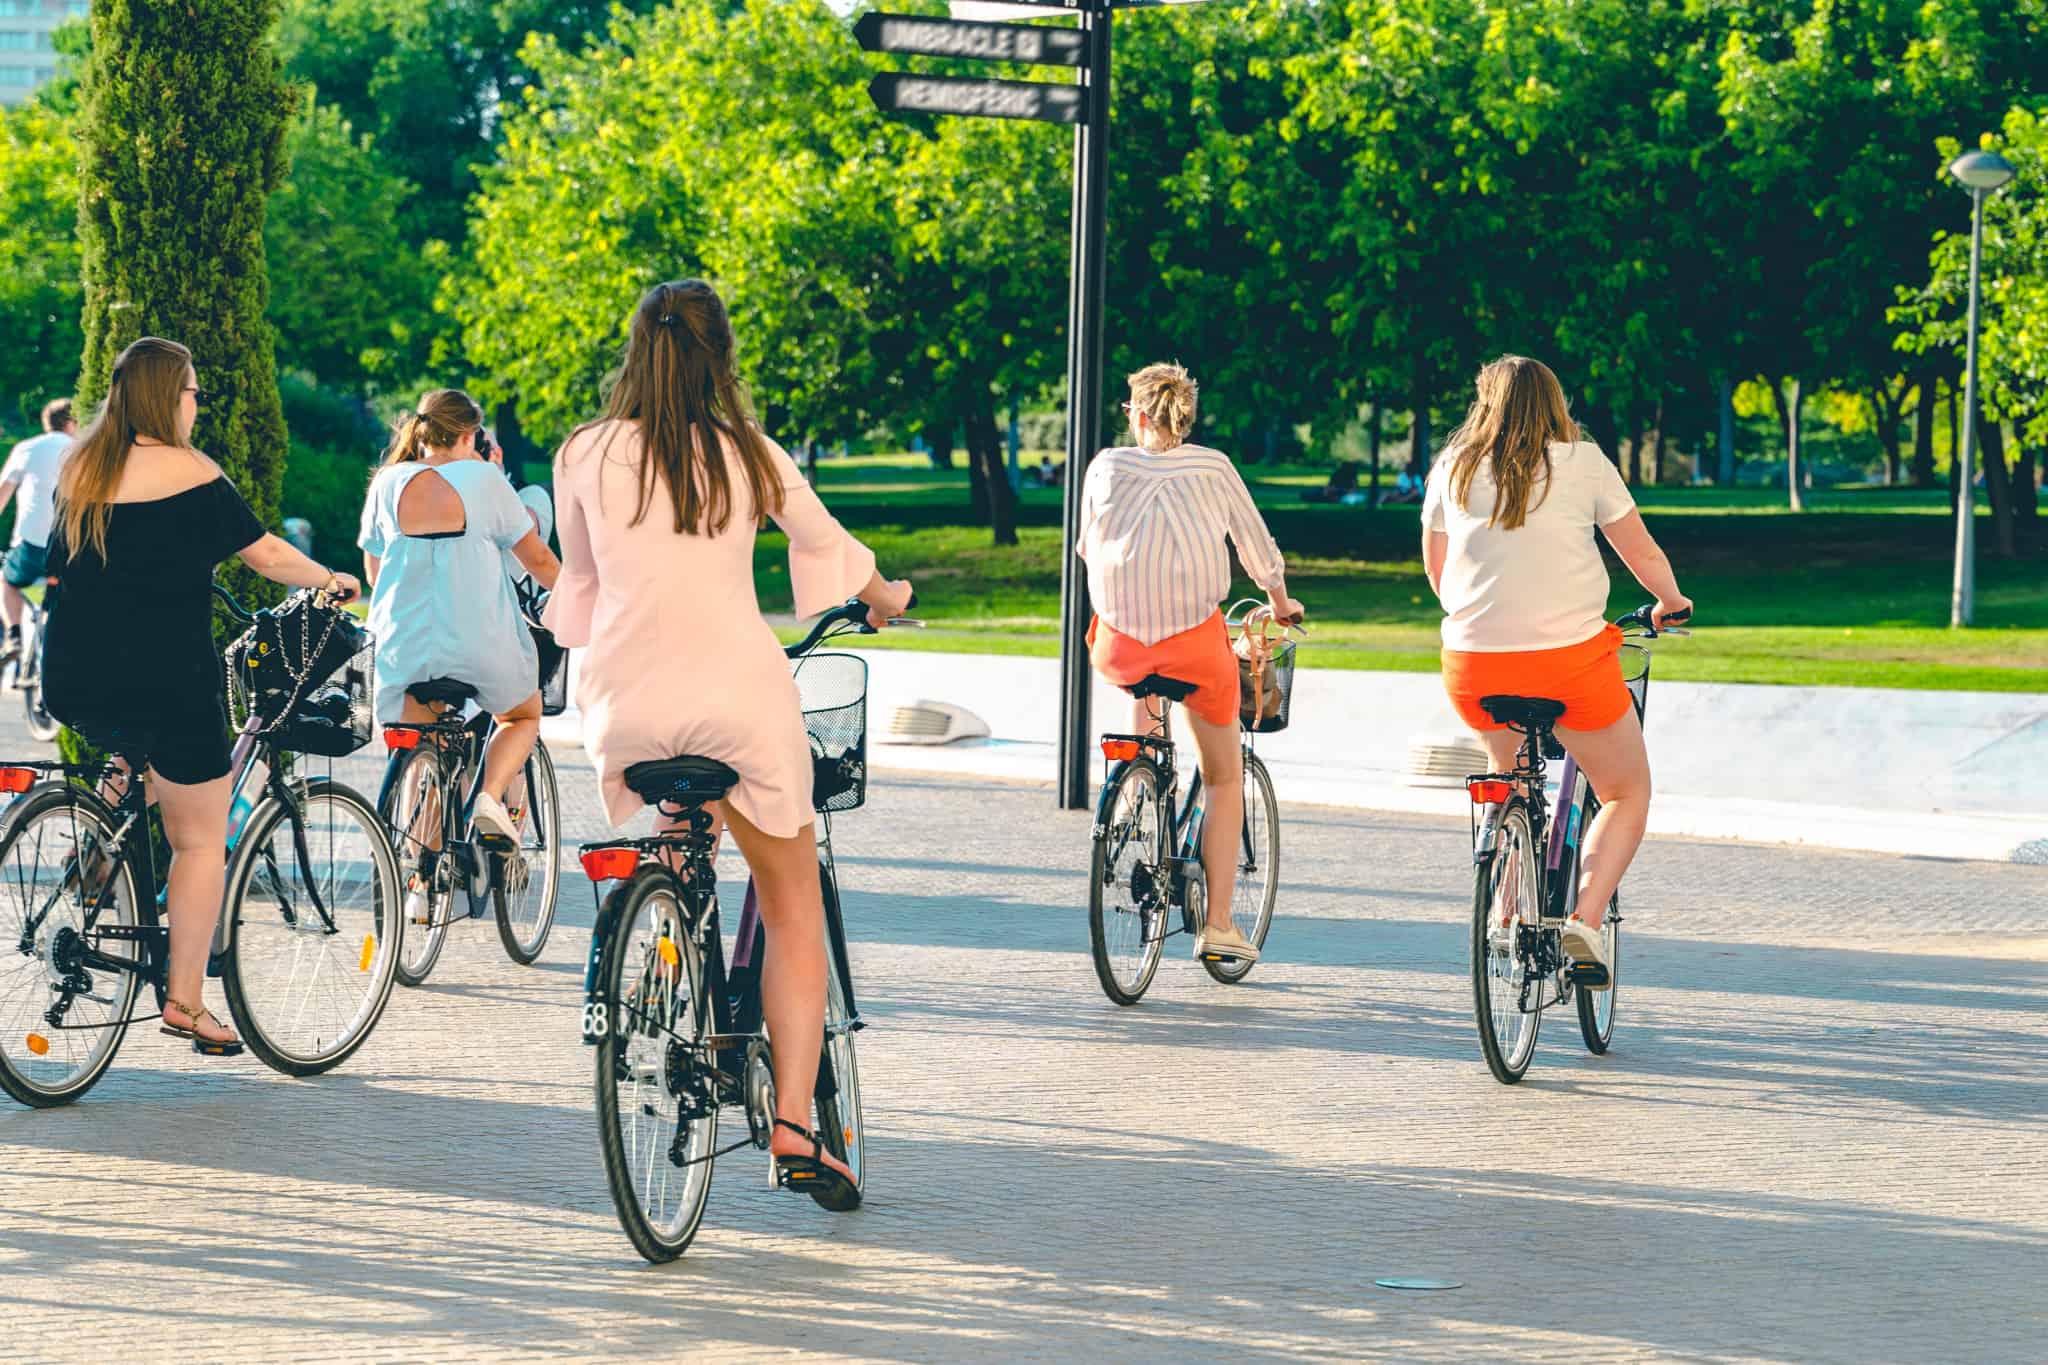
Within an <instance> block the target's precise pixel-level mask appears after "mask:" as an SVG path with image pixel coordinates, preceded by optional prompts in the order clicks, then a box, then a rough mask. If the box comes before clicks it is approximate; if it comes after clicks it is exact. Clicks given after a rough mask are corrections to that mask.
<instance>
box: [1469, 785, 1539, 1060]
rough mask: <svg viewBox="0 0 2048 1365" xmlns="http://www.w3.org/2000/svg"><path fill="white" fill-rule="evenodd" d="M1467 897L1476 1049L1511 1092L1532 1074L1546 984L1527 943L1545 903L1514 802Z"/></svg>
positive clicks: (1525, 826)
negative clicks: (1535, 971)
mask: <svg viewBox="0 0 2048 1365" xmlns="http://www.w3.org/2000/svg"><path fill="white" fill-rule="evenodd" d="M1473 880H1474V883H1475V885H1474V888H1473V893H1472V1004H1473V1012H1474V1014H1475V1015H1476V1016H1477V1019H1478V1024H1479V1047H1480V1051H1482V1052H1483V1053H1485V1054H1486V1065H1487V1067H1488V1068H1489V1069H1490V1070H1491V1071H1492V1072H1493V1074H1494V1078H1495V1079H1496V1080H1498V1081H1500V1082H1501V1083H1502V1084H1504V1085H1513V1084H1514V1083H1515V1082H1516V1081H1519V1080H1521V1079H1522V1077H1523V1075H1524V1074H1525V1073H1526V1072H1527V1071H1528V1070H1529V1059H1530V1058H1531V1057H1533V1056H1535V1054H1536V1033H1537V1030H1538V1029H1539V1028H1540V1027H1541V1026H1542V1023H1543V1013H1542V1010H1543V992H1544V990H1545V989H1546V987H1547V983H1546V982H1545V981H1543V980H1541V979H1536V978H1534V977H1533V976H1532V973H1531V972H1530V970H1529V968H1530V960H1529V957H1528V955H1527V953H1526V952H1524V947H1525V944H1524V942H1523V940H1524V939H1526V938H1528V937H1529V936H1530V935H1533V934H1537V933H1540V932H1541V931H1542V924H1543V919H1542V909H1541V902H1542V896H1541V894H1540V888H1539V883H1538V881H1537V867H1536V845H1535V840H1534V839H1533V838H1532V837H1531V834H1530V828H1529V809H1528V807H1527V806H1526V805H1524V804H1523V802H1522V798H1520V797H1515V798H1513V799H1512V800H1510V801H1509V802H1508V806H1507V809H1506V810H1505V811H1504V812H1502V814H1501V818H1500V825H1499V828H1498V830H1497V832H1496V833H1495V836H1494V845H1493V851H1492V856H1491V857H1489V858H1487V859H1486V860H1485V861H1483V862H1481V863H1480V864H1479V867H1478V869H1477V872H1476V875H1475V876H1474V878H1473Z"/></svg>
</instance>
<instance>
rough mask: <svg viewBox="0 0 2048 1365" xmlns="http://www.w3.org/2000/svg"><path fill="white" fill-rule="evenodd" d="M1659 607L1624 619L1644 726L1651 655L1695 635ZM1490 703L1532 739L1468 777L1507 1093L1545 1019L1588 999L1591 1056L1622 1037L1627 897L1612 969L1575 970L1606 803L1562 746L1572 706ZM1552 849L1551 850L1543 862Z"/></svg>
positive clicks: (1485, 967)
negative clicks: (1585, 871)
mask: <svg viewBox="0 0 2048 1365" xmlns="http://www.w3.org/2000/svg"><path fill="white" fill-rule="evenodd" d="M1655 614H1656V606H1655V604H1654V603H1653V604H1651V605H1650V606H1646V607H1642V608H1639V609H1638V610H1636V611H1632V612H1630V613H1629V614H1628V615H1626V616H1624V617H1622V618H1621V619H1620V620H1618V621H1616V622H1615V624H1616V625H1618V626H1620V627H1621V629H1622V632H1623V634H1624V635H1625V636H1627V637H1628V640H1629V643H1627V644H1624V645H1623V646H1622V674H1623V677H1624V678H1625V679H1626V680H1627V682H1628V689H1629V695H1630V697H1631V698H1632V699H1633V700H1634V702H1635V708H1636V716H1637V718H1638V719H1641V718H1642V715H1643V712H1644V709H1645V707H1646V706H1647V705H1648V702H1649V693H1650V648H1649V644H1648V642H1649V641H1651V640H1654V639H1656V638H1657V637H1658V636H1659V635H1686V634H1690V632H1689V631H1684V630H1678V629H1675V628H1674V626H1673V624H1672V622H1674V621H1682V620H1686V619H1688V618H1689V617H1690V613H1687V614H1686V615H1684V616H1678V617H1674V618H1672V621H1667V622H1666V623H1665V624H1664V625H1662V626H1659V625H1657V624H1656V621H1655V620H1654V617H1655ZM1479 705H1480V706H1481V708H1483V709H1484V710H1485V712H1486V713H1487V714H1488V715H1489V716H1491V717H1493V718H1494V719H1495V720H1496V721H1498V722H1500V723H1501V724H1503V725H1506V726H1507V727H1508V728H1509V729H1511V730H1513V731H1515V732H1516V733H1517V734H1520V735H1522V736H1523V741H1522V746H1521V753H1520V756H1519V758H1518V759H1517V761H1516V765H1515V770H1514V771H1513V772H1511V773H1482V774H1479V775H1477V776H1474V777H1469V778H1467V779H1466V782H1465V785H1466V787H1467V789H1468V790H1469V791H1470V792H1471V794H1472V810H1473V817H1472V820H1473V830H1472V861H1473V864H1474V865H1475V867H1476V869H1477V871H1476V873H1475V875H1474V878H1473V881H1474V888H1473V893H1472V1003H1473V1011H1474V1014H1475V1016H1476V1017H1477V1019H1478V1023H1479V1047H1480V1051H1482V1052H1483V1053H1485V1055H1486V1065H1487V1066H1488V1068H1490V1069H1491V1070H1492V1072H1493V1074H1494V1076H1495V1078H1496V1079H1498V1080H1499V1081H1500V1082H1501V1083H1502V1084H1504V1085H1513V1084H1514V1083H1515V1082H1516V1081H1519V1080H1521V1079H1522V1077H1523V1076H1524V1075H1525V1074H1526V1073H1527V1072H1528V1070H1529V1062H1530V1060H1531V1059H1532V1058H1533V1057H1534V1056H1535V1055H1536V1034H1537V1031H1538V1030H1539V1029H1540V1028H1541V1026H1542V1023H1543V1011H1544V1010H1546V1009H1549V1008H1551V1007H1553V1006H1557V1005H1563V1004H1565V1003H1566V1002H1568V1001H1571V1000H1572V999H1573V998H1574V997H1576V999H1577V1005H1578V1014H1579V1033H1580V1036H1581V1037H1582V1038H1584V1040H1585V1043H1586V1047H1587V1050H1588V1051H1591V1052H1593V1053H1596V1054H1598V1053H1603V1052H1605V1051H1607V1048H1608V1045H1609V1044H1610V1043H1612V1042H1613V1040H1614V1007H1615V999H1616V996H1617V994H1618V993H1619V989H1620V985H1621V892H1620V890H1619V889H1617V890H1616V891H1615V893H1614V895H1613V896H1612V897H1611V898H1610V899H1609V900H1608V902H1607V913H1606V915H1605V916H1603V917H1602V919H1601V934H1602V938H1603V940H1604V942H1603V945H1602V946H1603V948H1604V950H1605V957H1606V959H1607V962H1608V964H1609V965H1608V966H1607V967H1606V968H1604V969H1603V968H1602V967H1600V966H1599V965H1597V964H1594V963H1580V964H1574V963H1572V962H1571V960H1570V959H1569V957H1568V956H1567V955H1566V953H1565V951H1564V945H1563V941H1562V934H1561V929H1562V926H1563V924H1564V921H1565V920H1566V918H1567V917H1569V916H1570V915H1571V913H1572V911H1573V910H1574V909H1576V908H1577V905H1578V894H1579V861H1580V854H1581V849H1582V845H1583V842H1584V834H1585V831H1586V830H1587V828H1588V827H1589V826H1591V824H1592V823H1593V817H1594V816H1595V815H1596V814H1598V813H1599V810H1600V798H1599V797H1598V796H1597V795H1596V794H1595V793H1594V791H1593V788H1592V784H1591V783H1589V782H1588V781H1587V780H1586V776H1585V774H1584V773H1582V772H1580V771H1579V765H1578V764H1577V762H1575V761H1574V760H1573V759H1572V758H1571V757H1570V755H1568V754H1566V753H1565V751H1564V746H1563V745H1562V744H1560V743H1558V740H1557V735H1556V733H1555V729H1554V727H1555V726H1556V724H1557V720H1558V717H1560V716H1562V715H1563V714H1564V709H1565V708H1564V703H1563V702H1559V701H1553V700H1551V699H1549V698H1545V697H1513V696H1496V697H1482V698H1480V701H1479ZM1557 759H1563V760H1564V770H1563V772H1562V773H1561V774H1560V779H1559V784H1558V792H1559V800H1560V802H1561V808H1560V811H1559V818H1558V819H1557V820H1556V821H1555V822H1554V823H1553V821H1552V820H1551V816H1550V796H1549V793H1548V790H1547V788H1546V783H1547V764H1548V763H1549V762H1550V761H1554V760H1557ZM1539 850H1540V854H1539Z"/></svg>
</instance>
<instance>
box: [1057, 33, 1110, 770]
mask: <svg viewBox="0 0 2048 1365" xmlns="http://www.w3.org/2000/svg"><path fill="white" fill-rule="evenodd" d="M1078 8H1079V10H1080V17H1081V33H1082V34H1083V35H1084V38H1085V42H1086V65H1084V66H1083V67H1082V68H1081V84H1082V87H1083V88H1084V89H1085V90H1086V91H1087V92H1088V93H1087V96H1086V98H1085V101H1084V102H1085V104H1086V117H1085V118H1084V119H1083V120H1082V122H1081V123H1080V124H1078V125H1076V127H1075V129H1074V224H1073V227H1074V249H1073V264H1072V280H1071V294H1070V297H1069V299H1068V306H1067V469H1066V479H1065V486H1066V498H1065V504H1066V505H1065V517H1064V521H1063V525H1064V528H1065V529H1064V536H1063V542H1062V545H1063V555H1062V558H1061V561H1060V742H1059V767H1060V775H1059V806H1060V809H1061V810H1082V809H1085V808H1086V807H1087V805H1088V796H1089V786H1090V783H1089V776H1090V775H1089V753H1090V749H1089V738H1090V734H1089V729H1090V727H1089V717H1088V711H1089V701H1090V696H1091V688H1092V686H1093V680H1092V674H1091V670H1090V669H1089V666H1088V617H1089V608H1088V574H1087V569H1086V568H1085V566H1084V565H1083V564H1082V562H1081V559H1080V556H1079V555H1077V554H1076V553H1075V547H1076V546H1077V545H1079V543H1080V532H1081V484H1082V480H1083V478H1084V477H1085V476H1086V474H1087V472H1088V461H1089V460H1090V459H1092V458H1093V457H1094V455H1095V452H1096V451H1097V450H1099V449H1101V448H1102V397H1103V392H1102V314H1103V302H1104V296H1105V294H1106V292H1107V281H1106V280H1105V279H1104V267H1105V256H1106V240H1105V239H1106V238H1107V235H1108V227H1109V223H1108V209H1109V38H1110V0H1079V4H1078Z"/></svg>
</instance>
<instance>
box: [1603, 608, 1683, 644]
mask: <svg viewBox="0 0 2048 1365" xmlns="http://www.w3.org/2000/svg"><path fill="white" fill-rule="evenodd" d="M1690 620H1692V612H1691V611H1690V610H1686V611H1680V612H1673V613H1672V614H1671V615H1670V616H1668V617H1666V618H1665V620H1664V624H1663V625H1661V626H1660V625H1658V624H1657V604H1656V603H1655V602H1649V603H1645V604H1644V605H1643V606H1640V607H1637V608H1636V609H1635V610H1634V611H1632V612H1630V613H1629V614H1628V615H1626V616H1622V617H1618V618H1616V620H1615V622H1614V624H1615V625H1617V626H1620V627H1621V628H1622V629H1623V630H1624V631H1627V630H1629V629H1630V628H1631V627H1633V628H1634V631H1635V633H1636V634H1638V635H1640V636H1642V638H1644V639H1645V640H1654V639H1656V638H1657V637H1658V636H1660V635H1690V634H1692V632H1691V631H1689V630H1679V629H1677V627H1678V626H1679V625H1681V624H1682V623H1684V622H1686V621H1690Z"/></svg>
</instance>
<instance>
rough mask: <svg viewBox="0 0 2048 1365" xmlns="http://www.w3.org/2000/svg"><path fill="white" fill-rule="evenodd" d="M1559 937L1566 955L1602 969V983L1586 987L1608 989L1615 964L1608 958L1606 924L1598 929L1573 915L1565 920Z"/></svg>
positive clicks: (1577, 961)
mask: <svg viewBox="0 0 2048 1365" xmlns="http://www.w3.org/2000/svg"><path fill="white" fill-rule="evenodd" d="M1558 937H1559V940H1560V942H1561V944H1562V946H1563V948H1564V953H1565V956H1566V957H1568V958H1570V959H1571V960H1572V961H1573V962H1575V963H1579V964H1582V965H1585V966H1591V967H1598V968H1599V969H1600V973H1601V977H1602V980H1601V982H1600V984H1599V985H1597V986H1596V985H1591V984H1588V985H1587V986H1586V989H1587V990H1593V991H1604V990H1606V989H1607V987H1608V983H1609V982H1610V981H1611V980H1612V979H1613V972H1614V964H1613V963H1611V962H1609V961H1608V960H1607V926H1606V924H1605V923H1604V922H1603V923H1602V924H1601V925H1600V927H1599V928H1597V929H1596V928H1594V927H1593V926H1592V925H1590V924H1588V923H1586V922H1585V921H1584V920H1582V919H1580V918H1579V917H1578V916H1577V915H1573V916H1572V917H1571V918H1570V919H1567V920H1566V921H1565V922H1564V927H1563V928H1562V929H1561V930H1560V931H1559V934H1558Z"/></svg>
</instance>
